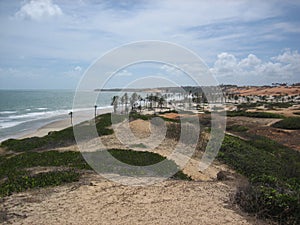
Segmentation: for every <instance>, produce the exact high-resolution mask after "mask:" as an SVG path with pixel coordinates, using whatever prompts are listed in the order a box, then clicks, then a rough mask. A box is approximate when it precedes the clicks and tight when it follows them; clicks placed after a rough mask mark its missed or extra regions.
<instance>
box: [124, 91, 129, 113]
mask: <svg viewBox="0 0 300 225" xmlns="http://www.w3.org/2000/svg"><path fill="white" fill-rule="evenodd" d="M124 102H125V113H126V114H127V113H128V107H127V104H128V94H127V92H125V94H124Z"/></svg>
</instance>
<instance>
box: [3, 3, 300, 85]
mask: <svg viewBox="0 0 300 225" xmlns="http://www.w3.org/2000/svg"><path fill="white" fill-rule="evenodd" d="M299 12H300V1H296V0H295V1H292V0H286V1H277V0H270V1H255V0H251V1H250V0H249V1H247V0H244V1H238V0H226V1H225V0H223V1H221V0H219V1H199V0H194V1H192V0H187V1H179V0H178V1H177V0H166V1H161V0H160V1H158V0H157V1H156V0H151V1H143V0H140V1H138V0H132V1H129V0H128V1H126V0H125V1H121V0H120V1H116V0H102V1H101V0H99V1H92V0H78V1H76V0H74V1H68V0H61V1H54V0H52V1H51V0H27V1H13V0H11V1H0V27H1V29H0V88H2V89H3V88H6V89H19V88H20V89H45V88H50V89H70V88H71V89H72V88H76V86H77V84H78V82H79V81H80V78H81V76H82V75H83V74H84V71H85V70H86V69H87V68H88V67H89V65H90V64H91V63H92V62H93V61H95V60H96V59H97V58H99V57H100V56H101V55H103V54H104V53H106V52H107V51H109V50H110V49H112V48H116V47H118V46H120V45H123V44H126V43H129V42H134V41H141V40H161V41H168V42H172V43H176V44H179V45H182V46H184V47H186V48H189V49H190V50H192V51H194V52H195V53H197V54H198V55H199V56H200V57H201V58H202V59H203V61H204V62H205V63H206V64H207V65H208V66H209V67H210V70H211V72H212V73H213V74H214V75H215V77H216V79H217V80H218V81H219V83H226V84H229V83H231V84H239V85H245V84H252V85H263V84H271V83H272V82H288V83H294V82H300V63H299V62H300V54H299V52H300V44H299V40H300V13H299ZM138 68H139V69H136V68H132V69H130V68H127V69H125V72H126V73H124V71H123V70H122V71H123V72H122V71H121V72H122V73H121V72H120V73H121V75H119V76H120V77H121V76H122V74H123V75H124V76H123V78H122V79H124V82H126V79H127V78H128V77H130V79H131V80H132V79H135V78H137V77H138V76H140V75H141V74H144V75H145V74H146V75H149V76H150V75H151V76H155V75H157V74H155V73H159V74H163V73H166V74H167V73H169V74H168V75H167V76H169V77H170V76H172V70H170V69H169V68H167V67H162V66H161V65H159V69H160V71H157V70H155V69H153V70H151V69H150V70H149V68H147V66H145V68H143V67H142V66H140V67H138ZM133 71H134V72H133ZM150 71H151V73H153V74H149V73H150ZM173 72H174V71H173ZM174 76H175V75H174ZM176 76H177V77H178V74H177V75H176ZM120 79H121V78H120ZM183 80H184V79H183ZM182 83H183V84H184V81H182ZM187 83H188V82H187ZM111 85H112V86H118V85H119V84H118V83H116V84H111Z"/></svg>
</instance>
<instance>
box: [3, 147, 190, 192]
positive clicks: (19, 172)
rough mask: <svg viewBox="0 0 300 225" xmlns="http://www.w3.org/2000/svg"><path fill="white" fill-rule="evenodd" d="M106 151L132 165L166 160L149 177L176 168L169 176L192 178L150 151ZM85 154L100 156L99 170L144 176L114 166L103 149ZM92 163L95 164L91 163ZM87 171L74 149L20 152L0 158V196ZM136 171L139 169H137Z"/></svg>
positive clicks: (70, 178) (71, 178)
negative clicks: (42, 168) (44, 169)
mask: <svg viewBox="0 0 300 225" xmlns="http://www.w3.org/2000/svg"><path fill="white" fill-rule="evenodd" d="M108 152H109V153H110V154H111V155H112V156H113V157H115V158H116V159H118V160H119V161H121V162H123V163H127V164H129V165H133V166H148V165H152V164H155V163H158V162H161V161H163V160H166V167H163V168H161V167H158V168H153V169H152V170H150V171H146V172H148V174H149V173H150V174H151V175H152V176H162V175H164V174H165V172H166V171H165V170H166V169H167V170H170V171H174V170H178V172H177V173H175V174H174V175H173V176H172V177H171V178H172V179H181V180H191V178H190V177H189V176H187V175H186V174H184V173H183V172H182V171H181V170H179V167H178V166H177V165H176V164H175V162H174V161H171V160H168V159H166V158H165V157H163V156H160V155H158V154H156V153H151V152H138V151H133V150H120V149H111V150H108ZM85 154H86V156H87V157H90V158H94V159H99V158H100V159H102V160H101V163H99V162H95V163H96V164H97V165H98V167H97V169H99V170H100V171H102V172H110V173H111V172H114V173H118V174H121V175H127V176H141V175H147V173H146V174H143V171H141V172H140V173H138V174H136V173H132V171H131V170H130V169H126V168H125V169H124V168H123V167H114V166H113V165H112V164H111V163H110V162H111V161H110V160H109V158H106V157H107V155H105V154H104V152H103V151H98V152H90V153H85ZM93 165H95V164H93ZM41 167H46V168H50V169H51V170H50V171H47V172H40V173H32V172H30V171H33V172H34V171H38V168H41ZM86 170H92V168H91V167H90V165H89V164H87V162H86V161H85V160H84V158H83V156H82V154H81V153H80V152H74V151H64V152H59V151H54V150H50V151H42V152H35V151H34V152H23V153H20V154H13V155H7V156H1V157H0V196H2V197H3V196H7V195H10V194H12V193H14V192H21V191H24V190H27V189H31V188H40V187H47V186H57V185H61V184H64V183H70V182H75V181H78V180H79V178H80V176H81V174H82V173H84V171H86ZM138 172H139V170H138Z"/></svg>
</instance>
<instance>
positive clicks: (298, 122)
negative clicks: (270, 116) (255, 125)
mask: <svg viewBox="0 0 300 225" xmlns="http://www.w3.org/2000/svg"><path fill="white" fill-rule="evenodd" d="M272 127H275V128H282V129H291V130H299V129H300V117H288V118H284V119H283V120H280V121H278V122H276V123H274V124H272Z"/></svg>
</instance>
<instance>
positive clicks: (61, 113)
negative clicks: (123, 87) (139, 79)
mask: <svg viewBox="0 0 300 225" xmlns="http://www.w3.org/2000/svg"><path fill="white" fill-rule="evenodd" d="M74 94H75V91H72V90H0V141H3V140H5V139H8V138H16V137H20V136H22V135H24V134H26V133H30V132H33V131H34V130H36V129H38V128H40V127H42V126H44V125H45V124H48V123H51V122H54V121H58V120H63V119H67V118H69V115H68V114H69V112H70V111H74V109H73V100H74ZM116 94H117V93H114V92H104V93H103V92H101V95H99V93H97V92H95V91H91V92H86V93H83V94H81V101H82V103H81V105H80V108H82V109H90V111H91V113H92V112H93V109H94V105H97V107H98V108H97V109H101V108H110V107H111V106H110V105H111V99H112V97H113V95H116ZM91 98H92V99H95V102H93V104H91V101H90V99H91ZM87 99H89V101H85V100H87ZM74 113H76V112H74Z"/></svg>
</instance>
